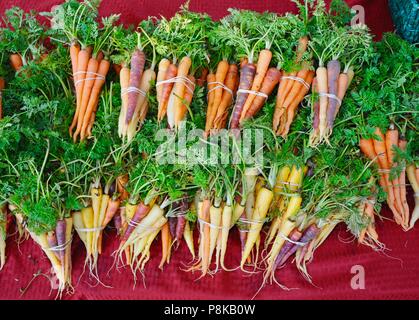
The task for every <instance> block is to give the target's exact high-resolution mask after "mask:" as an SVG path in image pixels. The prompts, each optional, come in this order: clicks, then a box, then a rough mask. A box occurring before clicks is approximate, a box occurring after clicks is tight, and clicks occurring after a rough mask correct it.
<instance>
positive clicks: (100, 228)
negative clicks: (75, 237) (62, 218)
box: [75, 227, 105, 232]
mask: <svg viewBox="0 0 419 320" xmlns="http://www.w3.org/2000/svg"><path fill="white" fill-rule="evenodd" d="M75 229H76V231H78V232H96V231H102V230H103V229H105V227H97V228H75Z"/></svg>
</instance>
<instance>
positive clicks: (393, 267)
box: [0, 0, 419, 299]
mask: <svg viewBox="0 0 419 320" xmlns="http://www.w3.org/2000/svg"><path fill="white" fill-rule="evenodd" d="M60 2H61V1H60V0H43V1H38V0H1V1H0V12H3V11H4V10H5V9H6V8H9V7H11V6H12V5H18V6H21V7H23V8H26V9H36V10H39V11H42V10H48V9H49V8H50V7H51V6H52V5H54V4H57V3H60ZM347 2H348V3H349V4H350V5H355V4H361V5H362V6H364V8H365V13H366V22H367V24H368V25H369V26H370V28H371V29H372V31H373V32H374V33H375V34H376V35H377V38H379V37H380V36H381V34H382V32H384V31H390V30H392V29H393V25H392V22H391V19H390V14H389V11H388V7H387V1H386V0H384V1H383V0H371V1H368V0H348V1H347ZM181 3H182V1H181V0H175V1H173V0H161V1H159V2H155V1H139V0H138V1H134V0H131V1H128V0H112V1H111V0H103V2H102V8H101V13H102V14H103V15H107V14H110V13H115V12H118V13H121V19H122V21H123V22H124V23H136V22H138V21H139V19H141V18H144V17H146V16H148V15H159V14H162V15H165V16H170V15H172V14H173V13H174V12H175V11H176V10H177V8H178V7H179V5H180V4H181ZM190 7H191V9H192V10H199V11H205V12H208V13H209V14H210V15H212V16H213V17H214V18H219V17H221V16H223V15H224V14H225V12H226V9H227V8H229V7H238V8H246V9H255V10H259V11H263V10H271V11H276V12H286V11H290V10H295V7H294V5H293V4H292V3H291V2H290V1H288V0H284V1H268V0H266V1H249V0H240V1H214V0H213V1H197V0H192V1H191V5H190ZM409 200H410V205H411V207H413V203H412V199H411V197H410V199H409ZM382 214H383V215H384V216H387V217H389V216H390V214H389V212H388V210H387V211H385V210H384V211H383V212H382ZM418 229H419V227H416V228H415V229H414V230H412V231H409V232H407V233H405V232H403V231H402V230H401V228H400V227H399V226H397V225H396V224H395V223H394V222H392V221H379V222H378V223H377V231H378V233H379V235H380V240H381V241H382V242H383V243H384V244H386V246H387V248H388V249H389V250H387V251H385V253H377V252H373V251H372V250H371V249H370V248H367V247H365V246H359V245H357V244H356V243H353V242H352V243H345V238H348V236H349V234H348V233H347V232H346V231H345V230H344V226H338V228H337V229H336V230H335V231H334V233H333V234H332V235H331V236H330V237H329V239H328V240H326V242H325V243H324V244H323V245H322V246H321V247H320V248H319V249H318V250H317V251H316V253H315V259H314V261H313V262H312V263H311V264H310V265H309V271H310V274H311V275H312V277H313V280H314V284H315V286H313V285H310V284H309V283H307V282H306V281H305V280H303V278H302V277H301V276H300V274H299V273H298V271H297V270H296V269H295V267H294V265H290V264H288V265H287V266H286V267H285V268H283V269H282V270H281V271H280V272H277V278H278V280H279V281H280V282H281V283H283V284H285V285H287V286H288V287H290V288H296V289H295V290H291V291H283V290H281V289H280V288H278V287H277V286H275V285H270V286H267V287H265V288H264V289H263V290H262V291H261V292H260V293H259V295H257V297H256V298H258V299H418V298H419V276H418V274H419V255H418V253H419V230H418ZM15 240H16V239H15V237H9V239H8V240H7V256H8V259H7V263H6V266H5V267H4V269H3V270H2V271H1V272H0V299H20V298H21V299H53V298H54V297H55V292H52V293H51V292H50V285H49V281H48V280H46V279H45V278H44V277H38V278H36V279H35V280H34V282H33V283H32V285H31V286H30V288H29V289H28V290H27V291H26V293H25V294H24V295H23V296H21V295H20V292H19V289H20V288H22V287H25V286H26V285H27V284H28V283H29V281H30V280H31V279H32V276H33V274H35V273H37V272H38V271H39V270H42V271H43V272H48V271H49V269H50V265H49V263H48V260H47V258H46V257H45V256H44V255H43V254H42V253H41V249H40V248H39V247H37V246H35V245H34V244H33V242H32V240H28V241H25V242H24V243H23V244H21V245H20V247H18V246H17V244H16V241H15ZM346 240H347V239H346ZM117 245H118V243H117V242H116V241H115V234H114V232H113V231H107V233H106V235H105V237H104V245H103V247H104V248H105V249H104V253H103V255H102V256H101V257H100V260H99V274H100V275H101V280H102V281H103V282H104V283H105V284H108V285H110V286H112V288H105V287H103V286H101V285H99V286H95V287H92V286H90V285H89V281H88V279H87V277H86V274H85V275H84V276H83V277H82V278H81V280H80V281H78V279H79V278H80V275H81V273H82V269H83V261H84V255H85V250H84V248H83V245H82V243H81V241H80V240H79V239H78V238H76V237H75V240H74V242H73V246H72V251H73V255H72V256H73V279H74V280H73V282H74V285H75V293H74V295H71V296H64V298H65V299H250V298H251V297H252V296H253V295H254V294H255V293H256V291H257V290H258V288H259V286H260V284H261V274H260V273H259V274H255V275H253V276H251V277H249V275H246V274H244V273H242V272H240V271H235V272H229V273H227V272H219V273H218V274H216V275H215V276H214V277H206V278H204V279H201V280H199V281H194V280H195V279H196V278H197V277H198V276H199V275H198V274H190V273H187V272H184V271H182V270H181V268H182V266H183V264H184V263H188V262H189V261H190V255H189V253H188V251H187V248H186V246H185V245H184V244H182V245H181V246H180V248H179V249H178V250H177V251H176V252H174V254H173V258H172V261H171V263H170V265H169V266H166V267H165V269H164V271H160V270H159V269H158V268H157V265H158V263H159V261H160V256H161V253H160V251H161V250H160V242H155V243H154V244H153V247H152V255H151V257H152V258H151V260H150V261H149V263H148V265H147V266H146V271H145V274H144V277H145V278H144V279H145V282H144V283H143V282H142V278H141V275H139V279H138V282H137V286H136V287H135V288H133V277H132V274H131V272H130V271H129V269H126V268H125V269H121V270H115V269H113V270H112V271H111V272H110V273H109V275H107V273H108V271H109V269H110V267H111V266H112V264H113V258H112V257H111V254H112V252H113V251H114V250H115V249H116V248H117ZM239 252H240V250H239V238H238V234H237V231H236V230H234V231H233V232H232V235H231V239H230V240H229V247H228V252H227V266H231V267H233V266H237V265H238V263H239V254H238V253H239ZM354 265H362V266H363V267H364V268H365V290H353V289H351V286H350V281H351V278H352V276H353V275H352V274H351V267H352V266H354ZM144 285H145V286H146V287H144Z"/></svg>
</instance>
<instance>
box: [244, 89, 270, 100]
mask: <svg viewBox="0 0 419 320" xmlns="http://www.w3.org/2000/svg"><path fill="white" fill-rule="evenodd" d="M239 93H248V94H253V95H255V96H259V97H263V98H265V99H268V95H267V94H265V93H263V92H258V91H253V90H246V89H239V90H238V91H237V94H239Z"/></svg>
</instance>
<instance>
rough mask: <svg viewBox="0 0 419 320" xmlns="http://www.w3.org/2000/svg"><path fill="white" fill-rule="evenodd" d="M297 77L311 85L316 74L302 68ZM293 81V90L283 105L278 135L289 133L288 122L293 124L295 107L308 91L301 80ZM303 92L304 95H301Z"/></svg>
mask: <svg viewBox="0 0 419 320" xmlns="http://www.w3.org/2000/svg"><path fill="white" fill-rule="evenodd" d="M297 77H298V78H301V79H303V80H304V81H306V82H307V84H309V85H310V84H311V81H312V80H313V77H314V75H313V74H312V72H310V70H308V69H302V70H300V71H299V72H298V73H297ZM292 82H293V85H292V87H291V90H290V92H289V94H288V96H287V98H286V99H285V100H284V102H283V105H282V116H281V118H280V121H279V128H278V130H277V135H283V136H284V135H286V133H288V132H287V130H286V129H285V127H286V126H287V124H288V125H290V124H291V123H290V121H291V122H292V120H293V113H294V112H295V108H296V107H297V106H298V104H299V103H300V102H301V100H302V99H303V98H304V95H305V94H306V93H307V92H308V89H307V88H306V87H305V86H304V85H303V84H302V83H300V82H299V81H294V80H292ZM302 93H303V95H302V97H301V94H302ZM291 105H292V108H294V110H291V111H290V115H292V117H291V118H290V117H289V115H288V109H289V107H290V106H291ZM292 108H291V109H292ZM289 118H290V119H289ZM285 132H286V133H285Z"/></svg>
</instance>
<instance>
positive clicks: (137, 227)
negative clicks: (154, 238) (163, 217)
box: [135, 223, 160, 235]
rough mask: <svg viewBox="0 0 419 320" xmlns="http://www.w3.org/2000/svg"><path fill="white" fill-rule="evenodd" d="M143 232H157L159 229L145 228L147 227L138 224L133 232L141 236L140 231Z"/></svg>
mask: <svg viewBox="0 0 419 320" xmlns="http://www.w3.org/2000/svg"><path fill="white" fill-rule="evenodd" d="M144 230H150V231H157V230H160V228H156V227H153V226H147V225H144V224H141V223H139V224H138V225H137V226H136V227H135V232H136V233H137V234H139V235H141V231H144Z"/></svg>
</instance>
